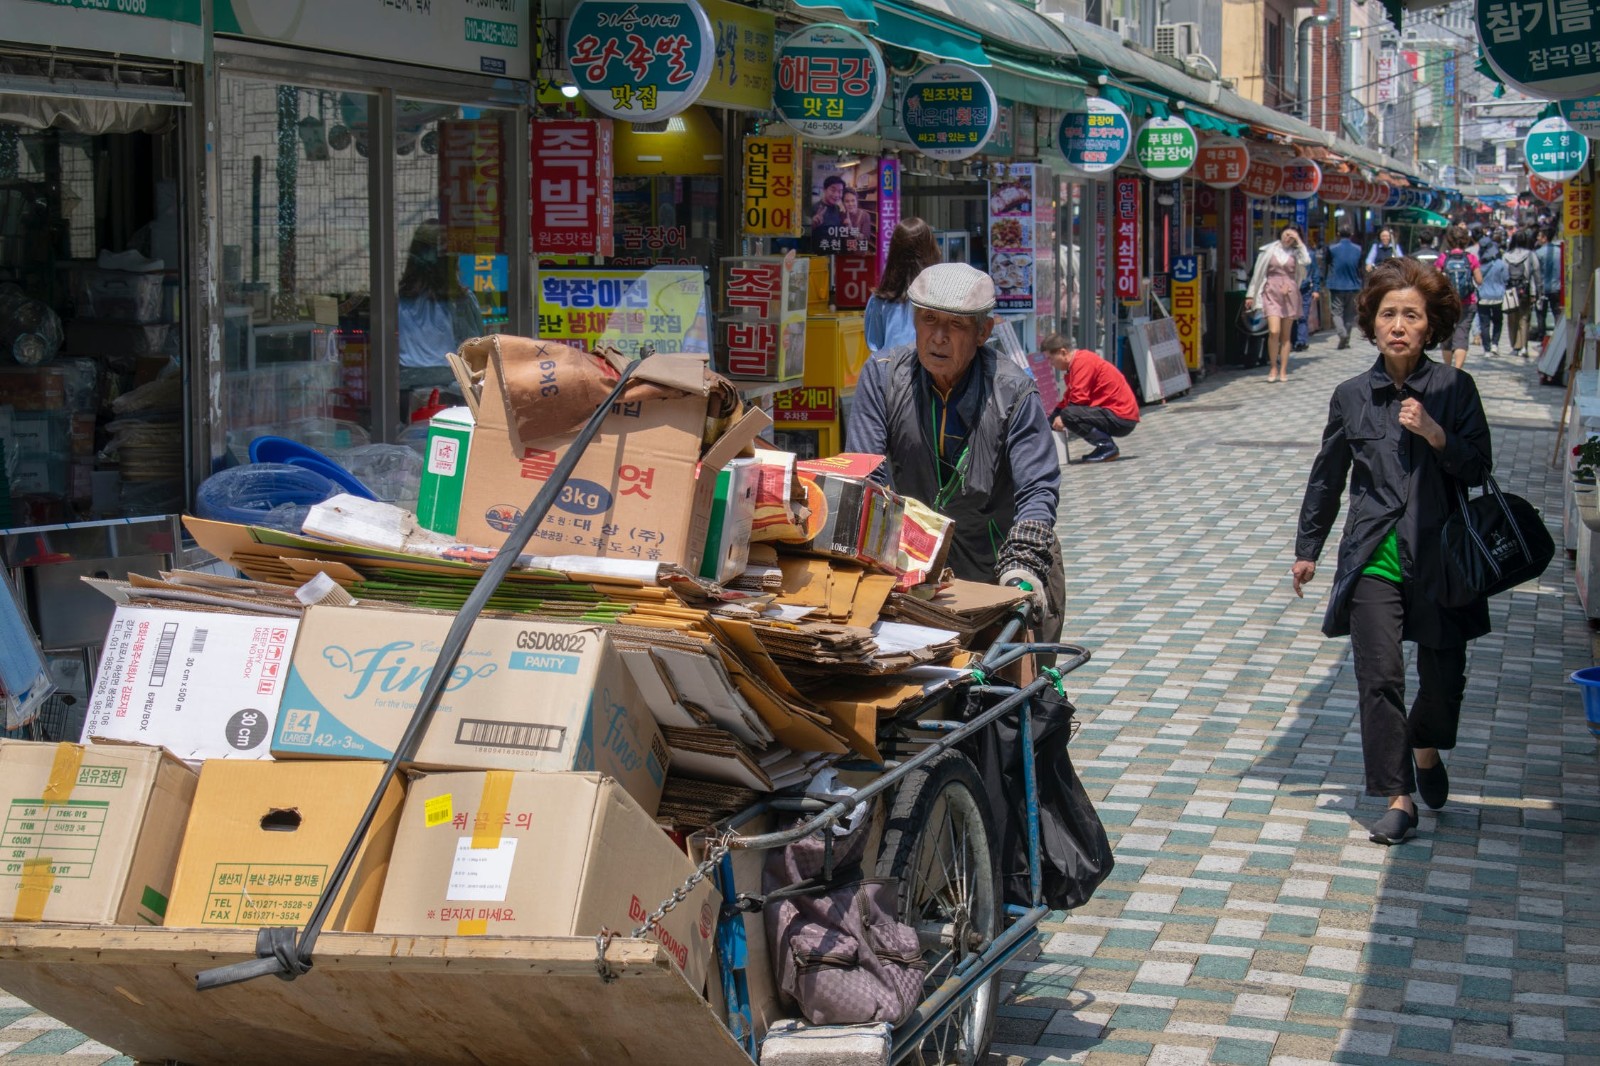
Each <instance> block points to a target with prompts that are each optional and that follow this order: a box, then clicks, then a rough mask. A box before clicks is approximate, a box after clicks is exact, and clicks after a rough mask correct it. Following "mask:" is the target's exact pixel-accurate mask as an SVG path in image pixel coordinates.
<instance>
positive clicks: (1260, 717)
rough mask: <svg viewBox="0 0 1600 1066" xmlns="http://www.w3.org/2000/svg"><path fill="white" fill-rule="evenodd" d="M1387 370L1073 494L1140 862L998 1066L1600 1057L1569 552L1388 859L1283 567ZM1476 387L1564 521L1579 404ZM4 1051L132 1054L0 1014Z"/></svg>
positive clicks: (1506, 472) (1221, 400)
mask: <svg viewBox="0 0 1600 1066" xmlns="http://www.w3.org/2000/svg"><path fill="white" fill-rule="evenodd" d="M1370 359H1371V356H1370V349H1368V348H1366V346H1365V345H1362V346H1359V348H1358V349H1357V350H1351V351H1346V352H1336V351H1334V350H1333V344H1332V342H1331V340H1323V341H1321V342H1319V343H1317V344H1315V345H1314V346H1313V348H1312V350H1311V351H1310V352H1308V353H1306V354H1304V355H1301V356H1297V357H1296V359H1295V361H1294V364H1293V370H1294V373H1293V374H1292V375H1291V377H1290V379H1289V381H1288V382H1287V383H1285V384H1281V385H1279V384H1268V383H1267V382H1266V377H1265V371H1252V372H1250V373H1248V374H1246V373H1244V372H1239V371H1227V372H1223V373H1220V374H1216V375H1213V376H1212V378H1211V379H1209V380H1208V381H1206V382H1205V383H1203V384H1202V385H1201V386H1200V387H1199V388H1197V389H1196V390H1195V391H1194V392H1193V393H1192V394H1191V395H1190V396H1188V397H1186V398H1184V399H1182V400H1178V401H1175V402H1174V403H1172V404H1171V405H1169V406H1167V407H1165V408H1154V409H1151V410H1149V411H1148V412H1147V414H1146V416H1145V420H1144V423H1143V424H1142V425H1141V426H1140V428H1139V429H1138V430H1137V431H1136V432H1135V433H1134V434H1133V436H1132V437H1130V438H1128V439H1127V440H1126V441H1125V442H1124V447H1123V456H1124V458H1123V459H1122V460H1120V461H1118V462H1116V463H1112V464H1109V465H1106V466H1101V467H1085V466H1075V467H1072V468H1071V469H1070V470H1069V472H1068V473H1067V476H1066V480H1065V483H1064V493H1063V507H1062V520H1061V530H1062V535H1063V538H1064V543H1065V547H1066V557H1067V560H1068V565H1067V570H1068V591H1069V594H1070V599H1071V603H1070V610H1069V615H1068V616H1069V619H1070V621H1069V623H1068V636H1069V639H1074V640H1079V641H1082V642H1084V643H1087V644H1089V645H1091V646H1092V647H1093V648H1094V649H1095V660H1094V662H1092V663H1090V664H1089V665H1088V666H1087V667H1085V668H1084V669H1083V670H1082V671H1080V672H1079V673H1078V674H1075V675H1073V677H1072V678H1071V681H1072V690H1073V693H1074V695H1075V698H1076V700H1077V703H1078V705H1079V707H1080V710H1081V718H1082V721H1083V723H1084V724H1083V728H1082V731H1081V732H1080V733H1079V735H1078V738H1077V739H1076V740H1075V741H1074V746H1073V752H1074V755H1075V758H1076V760H1077V763H1078V767H1079V769H1080V771H1081V773H1082V774H1083V777H1084V780H1085V783H1086V785H1087V786H1088V788H1089V791H1090V793H1091V794H1092V795H1093V796H1094V798H1095V799H1096V800H1097V801H1099V802H1100V803H1101V813H1102V816H1103V817H1104V819H1105V821H1106V823H1107V826H1108V828H1109V830H1110V832H1111V834H1112V839H1113V843H1114V844H1115V847H1116V855H1117V869H1116V872H1115V874H1114V875H1113V877H1112V879H1111V880H1110V881H1108V882H1107V883H1106V884H1105V886H1103V887H1102V888H1101V890H1100V892H1099V894H1098V895H1097V896H1096V897H1095V899H1094V900H1093V901H1091V902H1090V903H1089V904H1088V905H1087V906H1085V907H1083V908H1082V909H1080V910H1079V911H1077V912H1074V913H1073V914H1072V915H1071V916H1070V917H1065V918H1063V919H1062V920H1060V921H1055V922H1051V923H1047V924H1046V926H1045V928H1044V934H1043V936H1042V937H1041V938H1040V940H1039V942H1038V945H1037V947H1036V948H1035V950H1034V953H1033V957H1032V958H1031V959H1030V961H1027V962H1026V963H1023V964H1020V965H1019V966H1018V967H1016V968H1015V969H1014V970H1013V972H1012V974H1011V975H1010V976H1011V977H1013V978H1014V979H1015V982H1016V983H1015V986H1014V988H1012V989H1010V991H1011V992H1012V995H1011V996H1010V998H1009V1000H1008V1002H1007V1004H1006V1006H1004V1007H1003V1008H1002V1009H1001V1019H1000V1026H999V1033H998V1036H997V1040H996V1048H995V1050H996V1055H995V1056H994V1058H993V1062H994V1063H997V1064H998V1063H1009V1064H1011V1066H1019V1064H1023V1063H1029V1064H1031V1063H1044V1062H1055V1061H1073V1062H1088V1063H1090V1064H1094V1066H1099V1064H1113V1063H1146V1062H1148V1063H1152V1064H1156V1066H1174V1064H1189V1063H1206V1062H1216V1063H1236V1064H1241V1066H1251V1064H1263V1066H1266V1064H1277V1066H1302V1064H1308V1063H1321V1062H1347V1063H1365V1062H1373V1063H1377V1062H1445V1061H1452V1062H1455V1063H1457V1064H1458V1066H1459V1063H1461V1062H1463V1061H1466V1060H1484V1061H1498V1062H1531V1063H1557V1062H1564V1061H1566V1062H1596V1061H1600V912H1597V910H1596V905H1595V904H1596V900H1595V895H1596V893H1595V888H1594V886H1595V885H1596V881H1597V875H1600V857H1597V848H1596V830H1597V829H1600V794H1597V789H1596V787H1595V780H1596V778H1595V768H1596V760H1595V742H1594V740H1592V739H1591V738H1590V737H1589V735H1588V733H1587V731H1586V730H1585V728H1584V725H1583V721H1582V712H1581V710H1580V708H1579V703H1578V697H1577V695H1576V693H1575V692H1574V691H1573V687H1572V686H1571V685H1570V684H1569V683H1568V682H1567V681H1566V675H1567V673H1568V672H1570V671H1571V670H1573V669H1576V668H1578V667H1581V666H1587V665H1589V664H1590V663H1591V661H1592V658H1591V650H1590V638H1589V632H1588V629H1587V627H1586V625H1585V622H1584V619H1583V616H1582V612H1581V610H1580V609H1579V607H1578V605H1577V600H1576V597H1575V595H1574V593H1573V592H1572V583H1571V577H1570V574H1571V566H1570V564H1567V563H1565V562H1564V560H1563V558H1562V557H1561V556H1559V555H1558V557H1557V562H1556V563H1555V564H1554V565H1553V566H1552V568H1551V570H1550V571H1549V573H1547V574H1546V576H1545V578H1544V580H1543V581H1542V582H1541V583H1540V584H1539V585H1538V586H1537V587H1534V588H1529V589H1525V590H1521V591H1517V592H1514V593H1511V594H1509V595H1506V596H1502V597H1498V598H1497V599H1496V600H1495V601H1494V605H1493V608H1492V613H1493V619H1494V626H1495V632H1494V633H1493V635H1491V636H1489V637H1486V638H1484V639H1482V640H1480V641H1477V642H1476V643H1475V644H1474V645H1473V648H1472V658H1471V666H1470V672H1469V680H1468V688H1467V703H1468V706H1467V709H1466V711H1465V716H1464V721H1463V725H1462V731H1461V743H1460V747H1458V748H1457V749H1456V751H1455V752H1454V753H1453V755H1451V756H1449V759H1448V761H1449V764H1450V771H1451V779H1452V786H1453V788H1454V795H1453V796H1452V797H1451V802H1450V804H1449V806H1448V807H1446V809H1445V810H1444V811H1443V812H1441V813H1440V814H1438V815H1437V816H1435V815H1433V814H1430V813H1427V812H1426V811H1425V812H1424V814H1423V820H1422V827H1421V833H1420V835H1419V836H1418V837H1417V838H1416V839H1415V840H1413V841H1411V842H1408V843H1406V844H1404V845H1402V846H1400V847H1397V848H1393V849H1385V848H1380V847H1378V846H1376V845H1373V844H1369V843H1368V842H1367V838H1366V829H1365V825H1366V824H1367V823H1368V822H1370V821H1371V820H1372V819H1373V818H1375V817H1377V815H1378V814H1379V813H1380V806H1381V805H1380V804H1379V803H1378V801H1375V800H1371V799H1368V798H1366V797H1363V796H1362V795H1361V751H1360V743H1359V737H1358V735H1357V732H1356V721H1355V688H1354V680H1353V678H1352V675H1351V670H1350V665H1349V662H1348V656H1347V648H1348V642H1347V641H1330V640H1324V639H1323V638H1322V635H1321V633H1320V632H1319V631H1318V625H1319V622H1320V619H1321V613H1322V607H1323V604H1322V601H1321V598H1320V597H1321V596H1322V595H1325V594H1326V591H1327V586H1328V580H1329V578H1330V577H1331V571H1332V565H1331V560H1332V554H1333V546H1332V542H1330V545H1329V549H1328V554H1327V559H1328V561H1329V565H1328V566H1327V567H1326V568H1325V569H1324V571H1323V574H1322V575H1321V576H1320V577H1319V579H1318V581H1317V582H1316V583H1315V584H1314V585H1313V586H1312V592H1313V594H1312V595H1311V596H1308V597H1307V599H1305V600H1303V601H1297V600H1296V599H1295V598H1294V596H1293V595H1292V593H1291V592H1290V591H1289V585H1288V580H1287V574H1288V569H1289V564H1290V562H1291V552H1292V539H1293V528H1294V521H1295V516H1296V514H1297V511H1298V507H1299V500H1300V494H1301V491H1302V488H1303V486H1304V483H1305V477H1306V472H1307V470H1308V469H1309V466H1310V462H1311V457H1312V455H1313V454H1314V450H1315V445H1316V442H1317V439H1318V436H1319V434H1320V431H1321V427H1322V424H1323V421H1324V419H1325V417H1326V412H1327V399H1328V395H1329V393H1330V392H1331V390H1332V388H1333V386H1334V384H1335V383H1336V382H1338V381H1339V380H1341V379H1343V378H1345V377H1348V376H1350V375H1352V374H1354V373H1357V372H1359V371H1361V370H1364V369H1365V368H1366V366H1367V365H1368V364H1369V362H1370ZM1469 369H1471V370H1472V371H1473V372H1474V373H1475V374H1476V375H1477V376H1478V380H1479V387H1480V389H1481V391H1482V392H1483V395H1484V399H1485V403H1486V405H1487V407H1488V410H1489V418H1490V423H1491V425H1492V427H1493V430H1494V443H1495V454H1496V458H1497V466H1498V469H1499V471H1500V474H1501V480H1502V484H1503V485H1504V487H1506V488H1507V489H1510V490H1512V491H1516V492H1520V493H1523V494H1524V495H1527V496H1528V497H1529V498H1530V499H1532V500H1534V501H1535V502H1536V503H1539V504H1541V506H1543V507H1544V508H1545V511H1546V514H1548V515H1552V516H1554V515H1557V514H1559V481H1558V480H1557V478H1556V477H1555V476H1554V475H1553V474H1552V473H1551V472H1550V470H1549V467H1548V462H1549V457H1550V452H1551V449H1552V447H1553V445H1554V428H1553V427H1554V422H1555V415H1556V411H1557V409H1558V407H1559V404H1560V392H1559V390H1556V389H1550V388H1541V387H1539V386H1538V385H1537V384H1536V383H1535V380H1534V378H1535V375H1534V372H1533V371H1532V370H1531V369H1530V368H1529V367H1527V366H1526V365H1525V364H1523V363H1522V362H1521V361H1520V360H1518V361H1517V362H1515V363H1513V362H1510V361H1508V360H1505V359H1500V360H1486V359H1482V358H1477V357H1474V361H1473V363H1472V364H1471V365H1470V367H1469ZM1076 450H1077V451H1078V452H1080V453H1081V452H1082V450H1083V446H1082V445H1081V444H1080V445H1077V446H1076ZM0 1056H14V1057H15V1058H16V1060H17V1062H18V1063H19V1066H22V1064H26V1066H46V1064H62V1066H65V1064H71V1066H99V1064H101V1063H103V1062H113V1063H118V1064H126V1063H128V1062H129V1060H127V1059H125V1058H117V1057H114V1053H113V1052H112V1050H111V1049H109V1048H106V1047H103V1046H101V1045H99V1044H95V1043H92V1042H89V1041H87V1040H86V1039H85V1038H84V1037H83V1036H81V1035H80V1034H78V1033H75V1032H73V1031H72V1030H69V1029H65V1028H62V1027H60V1026H59V1025H58V1024H56V1023H54V1022H52V1021H51V1020H50V1019H49V1018H48V1017H46V1016H45V1015H43V1014H39V1013H36V1012H34V1011H33V1010H32V1009H31V1008H30V1007H28V1006H27V1005H25V1004H23V1003H21V1002H20V1001H18V1000H15V999H11V998H8V997H6V996H5V995H4V994H3V993H0Z"/></svg>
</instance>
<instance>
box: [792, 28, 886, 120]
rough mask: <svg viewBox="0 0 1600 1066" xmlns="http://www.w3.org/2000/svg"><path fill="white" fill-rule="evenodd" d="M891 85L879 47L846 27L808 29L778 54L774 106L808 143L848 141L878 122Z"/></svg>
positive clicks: (795, 34)
mask: <svg viewBox="0 0 1600 1066" xmlns="http://www.w3.org/2000/svg"><path fill="white" fill-rule="evenodd" d="M886 81H887V78H886V72H885V69H884V65H883V53H882V52H880V51H878V46H877V45H875V44H873V43H872V42H871V41H869V40H867V38H865V37H863V36H862V35H861V34H859V33H857V32H856V31H855V30H852V29H849V28H848V27H845V26H833V25H826V24H825V25H821V26H807V27H806V28H805V29H803V30H800V31H798V32H796V33H793V34H790V35H789V37H788V38H787V39H785V40H784V42H783V44H782V45H780V46H779V48H778V73H777V78H776V86H775V87H774V89H773V91H772V106H773V108H775V109H776V110H777V112H778V114H779V116H780V117H782V119H783V121H784V122H786V123H788V124H789V126H790V127H791V128H793V129H794V130H796V131H797V132H799V133H801V134H803V135H805V136H807V137H818V138H822V139H824V140H832V139H836V138H839V137H848V136H850V135H851V134H852V133H856V132H857V131H859V130H861V129H863V128H864V127H866V126H868V125H869V124H871V123H873V122H875V121H877V117H878V107H879V106H880V105H881V104H882V103H883V92H884V85H885V82H886Z"/></svg>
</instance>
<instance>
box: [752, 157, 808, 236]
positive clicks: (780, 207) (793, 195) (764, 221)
mask: <svg viewBox="0 0 1600 1066" xmlns="http://www.w3.org/2000/svg"><path fill="white" fill-rule="evenodd" d="M802 174H803V171H802V170H801V167H800V142H799V139H798V138H795V137H746V138H745V139H744V232H745V236H747V237H799V236H801V235H802V234H803V233H804V230H803V229H802V228H801V210H802V204H803V201H802V197H801V190H802V185H801V180H802Z"/></svg>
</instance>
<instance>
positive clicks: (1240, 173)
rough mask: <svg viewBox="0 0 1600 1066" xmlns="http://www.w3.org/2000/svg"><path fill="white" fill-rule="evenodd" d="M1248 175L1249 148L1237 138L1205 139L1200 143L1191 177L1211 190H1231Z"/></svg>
mask: <svg viewBox="0 0 1600 1066" xmlns="http://www.w3.org/2000/svg"><path fill="white" fill-rule="evenodd" d="M1248 173H1250V146H1249V145H1247V144H1245V143H1244V141H1242V140H1240V139H1239V138H1237V137H1206V138H1205V139H1203V140H1202V141H1201V142H1200V154H1199V155H1198V156H1197V157H1196V158H1195V161H1194V169H1193V170H1192V171H1190V176H1191V177H1196V178H1199V179H1200V181H1201V182H1203V183H1204V184H1206V185H1209V186H1211V187H1212V188H1213V189H1231V188H1233V187H1234V186H1235V185H1237V184H1239V183H1240V182H1241V181H1243V180H1244V177H1245V175H1246V174H1248Z"/></svg>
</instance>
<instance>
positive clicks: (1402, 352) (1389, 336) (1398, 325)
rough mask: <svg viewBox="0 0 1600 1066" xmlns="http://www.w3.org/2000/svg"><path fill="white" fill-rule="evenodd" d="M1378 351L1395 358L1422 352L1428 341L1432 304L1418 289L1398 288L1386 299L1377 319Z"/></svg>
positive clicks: (1375, 330) (1374, 323)
mask: <svg viewBox="0 0 1600 1066" xmlns="http://www.w3.org/2000/svg"><path fill="white" fill-rule="evenodd" d="M1373 332H1374V333H1375V334H1376V335H1377V338H1378V351H1380V352H1382V353H1383V354H1384V355H1385V356H1387V357H1389V358H1392V359H1412V358H1415V357H1417V356H1420V355H1421V354H1422V346H1423V345H1424V344H1426V343H1427V340H1428V304H1427V301H1426V300H1424V299H1423V296H1422V293H1420V292H1418V291H1417V290H1416V289H1396V290H1394V291H1393V292H1391V293H1389V295H1387V296H1385V297H1384V298H1383V302H1382V303H1381V304H1379V305H1378V314H1377V316H1376V317H1375V318H1374V319H1373Z"/></svg>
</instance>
